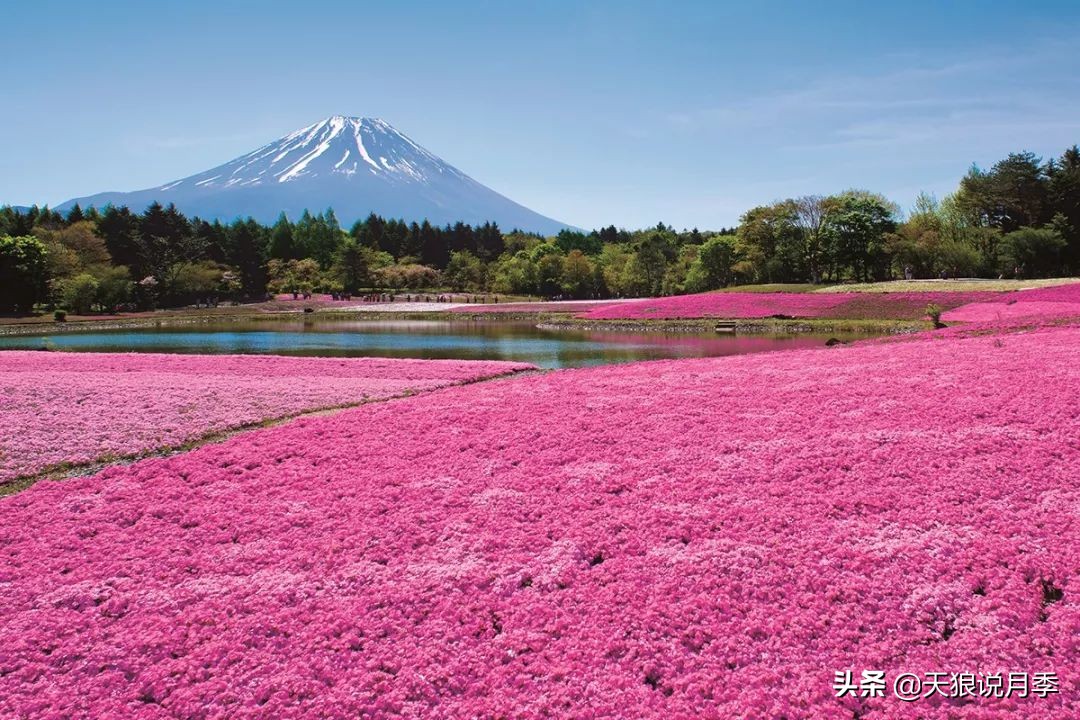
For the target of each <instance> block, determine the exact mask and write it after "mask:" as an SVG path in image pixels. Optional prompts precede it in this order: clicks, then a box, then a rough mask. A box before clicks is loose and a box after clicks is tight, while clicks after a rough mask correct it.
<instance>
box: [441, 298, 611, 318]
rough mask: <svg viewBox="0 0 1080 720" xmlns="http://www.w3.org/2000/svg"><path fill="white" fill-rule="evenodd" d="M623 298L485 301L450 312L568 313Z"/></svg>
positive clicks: (608, 303)
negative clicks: (485, 302) (484, 302)
mask: <svg viewBox="0 0 1080 720" xmlns="http://www.w3.org/2000/svg"><path fill="white" fill-rule="evenodd" d="M624 302H626V301H625V300H558V301H552V302H516V303H511V302H508V303H487V304H484V305H460V306H457V307H454V308H452V309H451V310H450V312H452V313H455V314H468V315H480V314H493V313H494V314H499V313H558V312H563V313H570V312H585V311H587V310H595V309H597V308H603V307H608V306H610V305H618V304H620V303H624Z"/></svg>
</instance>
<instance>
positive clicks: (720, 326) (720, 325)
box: [716, 320, 739, 333]
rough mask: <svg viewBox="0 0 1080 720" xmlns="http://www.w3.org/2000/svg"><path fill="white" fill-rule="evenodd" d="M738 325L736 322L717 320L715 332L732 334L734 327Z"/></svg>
mask: <svg viewBox="0 0 1080 720" xmlns="http://www.w3.org/2000/svg"><path fill="white" fill-rule="evenodd" d="M738 324H739V321H738V320H717V321H716V332H718V333H733V332H735V328H736V326H737V325H738Z"/></svg>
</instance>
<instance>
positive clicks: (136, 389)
mask: <svg viewBox="0 0 1080 720" xmlns="http://www.w3.org/2000/svg"><path fill="white" fill-rule="evenodd" d="M531 367H532V366H529V365H523V364H520V363H503V362H458V361H443V360H434V361H425V360H381V359H370V358H362V359H329V358H286V357H274V356H252V355H242V356H240V355H236V356H228V355H226V356H221V355H219V356H198V355H152V354H130V355H114V354H99V353H93V354H89V353H87V354H74V353H43V352H17V351H5V352H0V483H4V482H7V481H10V480H12V479H14V478H16V477H19V476H23V475H29V474H33V473H36V472H40V471H42V470H44V469H46V468H49V467H53V466H57V465H60V464H64V463H85V462H88V461H93V460H97V459H102V458H106V457H113V456H131V455H138V454H140V453H143V452H146V451H150V450H155V449H159V448H164V447H169V446H176V445H180V444H183V443H185V442H188V441H191V440H194V439H196V438H199V437H201V436H204V435H206V434H207V433H212V432H215V431H222V430H226V429H229V428H235V427H242V426H244V425H249V424H252V423H257V422H260V421H262V420H266V419H272V418H280V417H284V416H289V415H294V414H296V413H299V412H303V411H307V410H316V409H319V408H325V407H331V406H340V405H343V404H351V403H357V402H362V401H365V400H377V399H385V398H388V397H393V396H397V395H401V394H404V393H407V392H410V391H421V390H431V389H433V388H437V387H442V386H444V385H448V384H453V383H459V382H464V381H469V380H477V379H482V378H485V377H490V376H494V375H501V374H504V373H508V372H513V371H516V370H521V369H526V368H531Z"/></svg>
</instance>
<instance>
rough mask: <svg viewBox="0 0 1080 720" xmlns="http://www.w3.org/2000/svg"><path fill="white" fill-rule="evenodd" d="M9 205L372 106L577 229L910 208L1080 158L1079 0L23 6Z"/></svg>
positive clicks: (169, 165)
mask: <svg viewBox="0 0 1080 720" xmlns="http://www.w3.org/2000/svg"><path fill="white" fill-rule="evenodd" d="M3 17H4V30H5V32H4V40H3V42H0V83H2V85H0V87H3V89H4V94H3V96H4V98H5V100H6V102H5V103H4V109H3V112H0V203H4V202H7V203H14V204H30V203H34V202H37V203H46V202H47V203H50V204H53V205H55V204H58V203H60V202H62V201H64V200H66V199H68V198H70V197H75V196H79V195H87V194H91V193H95V192H100V191H106V190H134V189H140V188H144V187H149V186H152V185H156V184H161V183H164V182H166V181H168V180H172V179H177V178H180V177H183V176H186V175H190V174H193V173H195V172H198V171H201V170H205V169H208V168H210V167H212V166H214V165H217V164H220V163H222V162H225V161H227V160H229V159H232V158H233V157H235V156H238V155H241V154H243V153H245V152H247V151H249V150H252V149H254V148H255V147H257V146H259V145H261V144H264V143H266V142H269V141H270V140H272V139H274V138H276V137H278V136H280V135H283V134H285V133H287V132H290V131H292V130H294V129H297V128H299V127H302V126H304V125H308V124H311V123H313V122H315V121H317V120H319V119H321V118H323V117H326V116H328V115H333V114H345V115H370V116H377V117H382V118H383V119H385V120H387V121H388V122H390V123H391V124H393V125H394V126H395V127H397V128H398V129H400V130H401V131H403V132H405V133H406V134H408V135H410V136H411V137H412V138H413V139H415V140H416V141H417V142H419V143H420V144H422V145H424V146H426V147H427V148H428V149H430V150H431V151H433V152H435V153H436V154H438V155H440V156H442V157H443V158H444V159H446V160H447V161H449V162H451V163H452V164H454V165H456V166H458V167H459V168H461V169H462V170H464V171H465V172H467V173H469V174H470V175H472V176H473V177H474V178H476V179H477V180H479V181H481V182H483V183H485V184H487V185H489V186H491V187H492V188H494V189H496V190H498V191H499V192H501V193H503V194H505V195H507V196H509V197H511V198H512V199H514V200H516V201H518V202H520V203H522V204H524V205H527V206H529V207H531V208H532V209H534V210H537V211H538V212H541V213H544V214H546V215H549V216H552V217H555V218H558V219H559V220H563V221H565V222H569V223H571V224H574V225H578V226H582V227H594V226H599V225H606V224H611V223H613V224H615V225H619V226H624V227H640V226H645V225H651V224H654V223H656V222H657V221H659V220H663V221H665V222H667V223H671V224H674V225H676V226H677V227H693V226H698V227H702V228H710V227H719V226H723V225H733V224H735V223H736V222H737V219H738V217H739V215H740V214H741V213H742V212H743V211H745V210H746V209H748V208H749V207H751V206H753V205H755V204H761V203H765V202H769V201H772V200H775V199H779V198H783V197H788V196H795V195H801V194H825V193H829V192H835V191H839V190H843V189H845V188H849V187H861V188H867V189H870V190H875V191H878V192H882V193H884V194H886V195H887V196H889V197H890V198H892V199H893V200H895V201H897V202H899V203H900V204H901V205H902V206H908V205H910V203H911V200H912V199H913V198H914V196H915V195H916V194H917V193H918V192H919V191H920V190H926V191H929V192H933V193H936V194H937V195H939V196H941V195H944V194H946V193H947V192H949V191H950V190H952V189H953V188H954V187H955V185H956V182H957V181H958V180H959V178H960V176H961V175H963V173H964V171H965V170H966V169H967V167H968V166H970V165H971V164H972V163H973V162H974V163H978V164H980V165H984V166H988V165H990V164H992V163H993V162H994V161H996V160H998V159H1000V158H1001V157H1003V156H1004V155H1005V154H1006V153H1007V152H1009V151H1012V150H1020V149H1029V150H1032V151H1034V152H1036V153H1039V154H1040V155H1043V156H1050V155H1058V154H1060V153H1061V151H1062V150H1064V149H1065V147H1066V146H1068V145H1072V144H1074V143H1080V41H1078V40H1077V38H1080V32H1078V31H1080V3H1076V2H993V1H992V0H984V1H983V2H948V3H946V2H920V1H918V0H916V1H914V2H905V3H884V2H882V3H875V2H841V1H836V2H768V1H759V2H746V3H723V2H700V3H699V2H670V1H669V2H632V1H623V2H557V1H554V0H551V1H548V2H535V3H525V2H469V1H466V0H462V1H461V2H398V3H389V2H385V3H374V2H307V3H296V2H292V3H284V2H267V1H264V2H235V1H232V0H213V1H212V2H207V1H204V0H188V1H187V2H165V1H162V2H155V3H144V2H123V1H116V2H104V1H103V2H97V3H87V2H50V1H49V0H38V1H36V2H32V3H31V2H26V3H21V2H20V3H12V4H11V5H10V6H8V7H5V8H4V10H3Z"/></svg>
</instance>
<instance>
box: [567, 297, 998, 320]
mask: <svg viewBox="0 0 1080 720" xmlns="http://www.w3.org/2000/svg"><path fill="white" fill-rule="evenodd" d="M999 296H1000V293H992V292H984V291H972V292H897V293H746V292H722V293H700V294H697V295H677V296H673V297H663V298H652V299H649V300H639V301H636V302H629V303H620V304H615V305H607V306H603V307H599V308H596V309H592V310H588V311H585V312H582V313H580V314H579V315H578V317H579V318H584V319H587V320H677V319H691V318H729V319H739V318H766V317H771V316H773V315H783V316H787V317H794V318H828V319H836V320H849V319H863V318H868V319H878V320H920V319H922V318H923V317H924V316H925V315H926V306H927V305H928V304H930V303H936V304H937V305H939V306H940V307H942V308H943V309H949V308H954V307H958V306H960V305H965V304H967V303H972V302H978V301H986V300H992V299H995V298H997V297H999Z"/></svg>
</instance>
